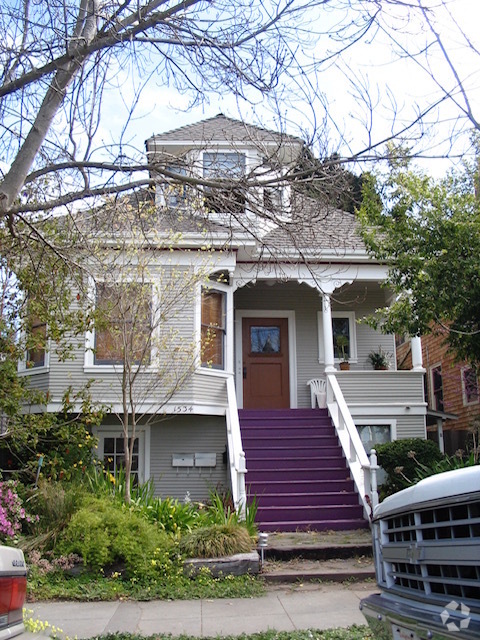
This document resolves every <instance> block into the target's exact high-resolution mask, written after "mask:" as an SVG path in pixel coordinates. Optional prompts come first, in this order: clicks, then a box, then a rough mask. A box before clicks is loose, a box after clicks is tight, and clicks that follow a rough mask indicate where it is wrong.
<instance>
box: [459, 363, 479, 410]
mask: <svg viewBox="0 0 480 640" xmlns="http://www.w3.org/2000/svg"><path fill="white" fill-rule="evenodd" d="M465 371H473V369H472V367H468V366H467V367H462V368H461V369H460V377H461V379H462V396H463V406H464V407H471V406H473V405H476V404H479V403H480V388H479V384H478V376H477V378H476V380H477V399H476V400H470V401H469V400H468V398H467V389H466V385H465Z"/></svg>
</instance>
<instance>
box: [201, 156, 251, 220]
mask: <svg viewBox="0 0 480 640" xmlns="http://www.w3.org/2000/svg"><path fill="white" fill-rule="evenodd" d="M244 175H245V154H244V153H235V152H224V151H215V152H204V154H203V177H204V178H206V179H212V180H214V179H215V178H220V179H223V180H225V181H226V182H227V184H226V185H225V187H224V188H214V187H208V186H206V187H204V195H205V206H206V208H207V209H208V210H210V211H214V212H216V213H242V212H243V211H245V203H246V198H245V190H244V189H243V188H242V187H241V186H238V185H237V186H235V184H234V183H235V181H238V180H239V179H240V178H242V176H244ZM228 179H231V180H232V185H231V186H229V185H228Z"/></svg>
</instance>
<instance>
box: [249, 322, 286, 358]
mask: <svg viewBox="0 0 480 640" xmlns="http://www.w3.org/2000/svg"><path fill="white" fill-rule="evenodd" d="M250 352H251V353H280V327H275V326H274V327H255V326H252V327H250Z"/></svg>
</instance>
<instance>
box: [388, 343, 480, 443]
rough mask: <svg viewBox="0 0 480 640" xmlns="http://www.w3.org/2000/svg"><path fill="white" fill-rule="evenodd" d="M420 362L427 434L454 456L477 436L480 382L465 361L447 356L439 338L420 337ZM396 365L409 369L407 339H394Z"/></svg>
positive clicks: (409, 354)
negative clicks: (423, 368)
mask: <svg viewBox="0 0 480 640" xmlns="http://www.w3.org/2000/svg"><path fill="white" fill-rule="evenodd" d="M422 351H423V363H424V366H425V369H426V375H425V397H426V400H427V405H428V407H427V435H428V437H429V438H431V439H432V440H435V441H436V442H438V444H439V447H440V449H441V450H442V451H444V452H445V453H447V454H449V455H454V454H455V453H456V452H457V451H458V450H462V451H466V450H468V448H469V447H471V446H472V444H473V443H474V441H472V437H473V433H474V432H475V433H476V436H475V437H476V446H478V436H479V435H480V393H479V379H478V375H477V374H476V372H475V370H474V369H473V368H472V367H471V366H470V365H468V364H467V363H466V362H457V361H456V360H455V358H454V356H453V354H451V353H448V351H447V347H446V345H445V344H444V337H443V336H442V335H434V334H430V335H427V336H423V337H422ZM397 366H398V368H399V369H408V368H409V367H410V366H411V349H410V342H409V340H403V339H399V340H397Z"/></svg>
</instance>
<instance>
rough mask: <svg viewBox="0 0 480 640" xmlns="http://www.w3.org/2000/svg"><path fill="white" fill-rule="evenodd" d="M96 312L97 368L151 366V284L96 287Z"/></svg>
mask: <svg viewBox="0 0 480 640" xmlns="http://www.w3.org/2000/svg"><path fill="white" fill-rule="evenodd" d="M96 310H97V327H96V329H95V347H94V364H96V365H116V364H124V363H129V364H136V365H148V364H150V357H151V327H152V286H151V284H145V283H138V282H127V283H121V284H116V283H115V284H107V283H100V284H97V287H96Z"/></svg>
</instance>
